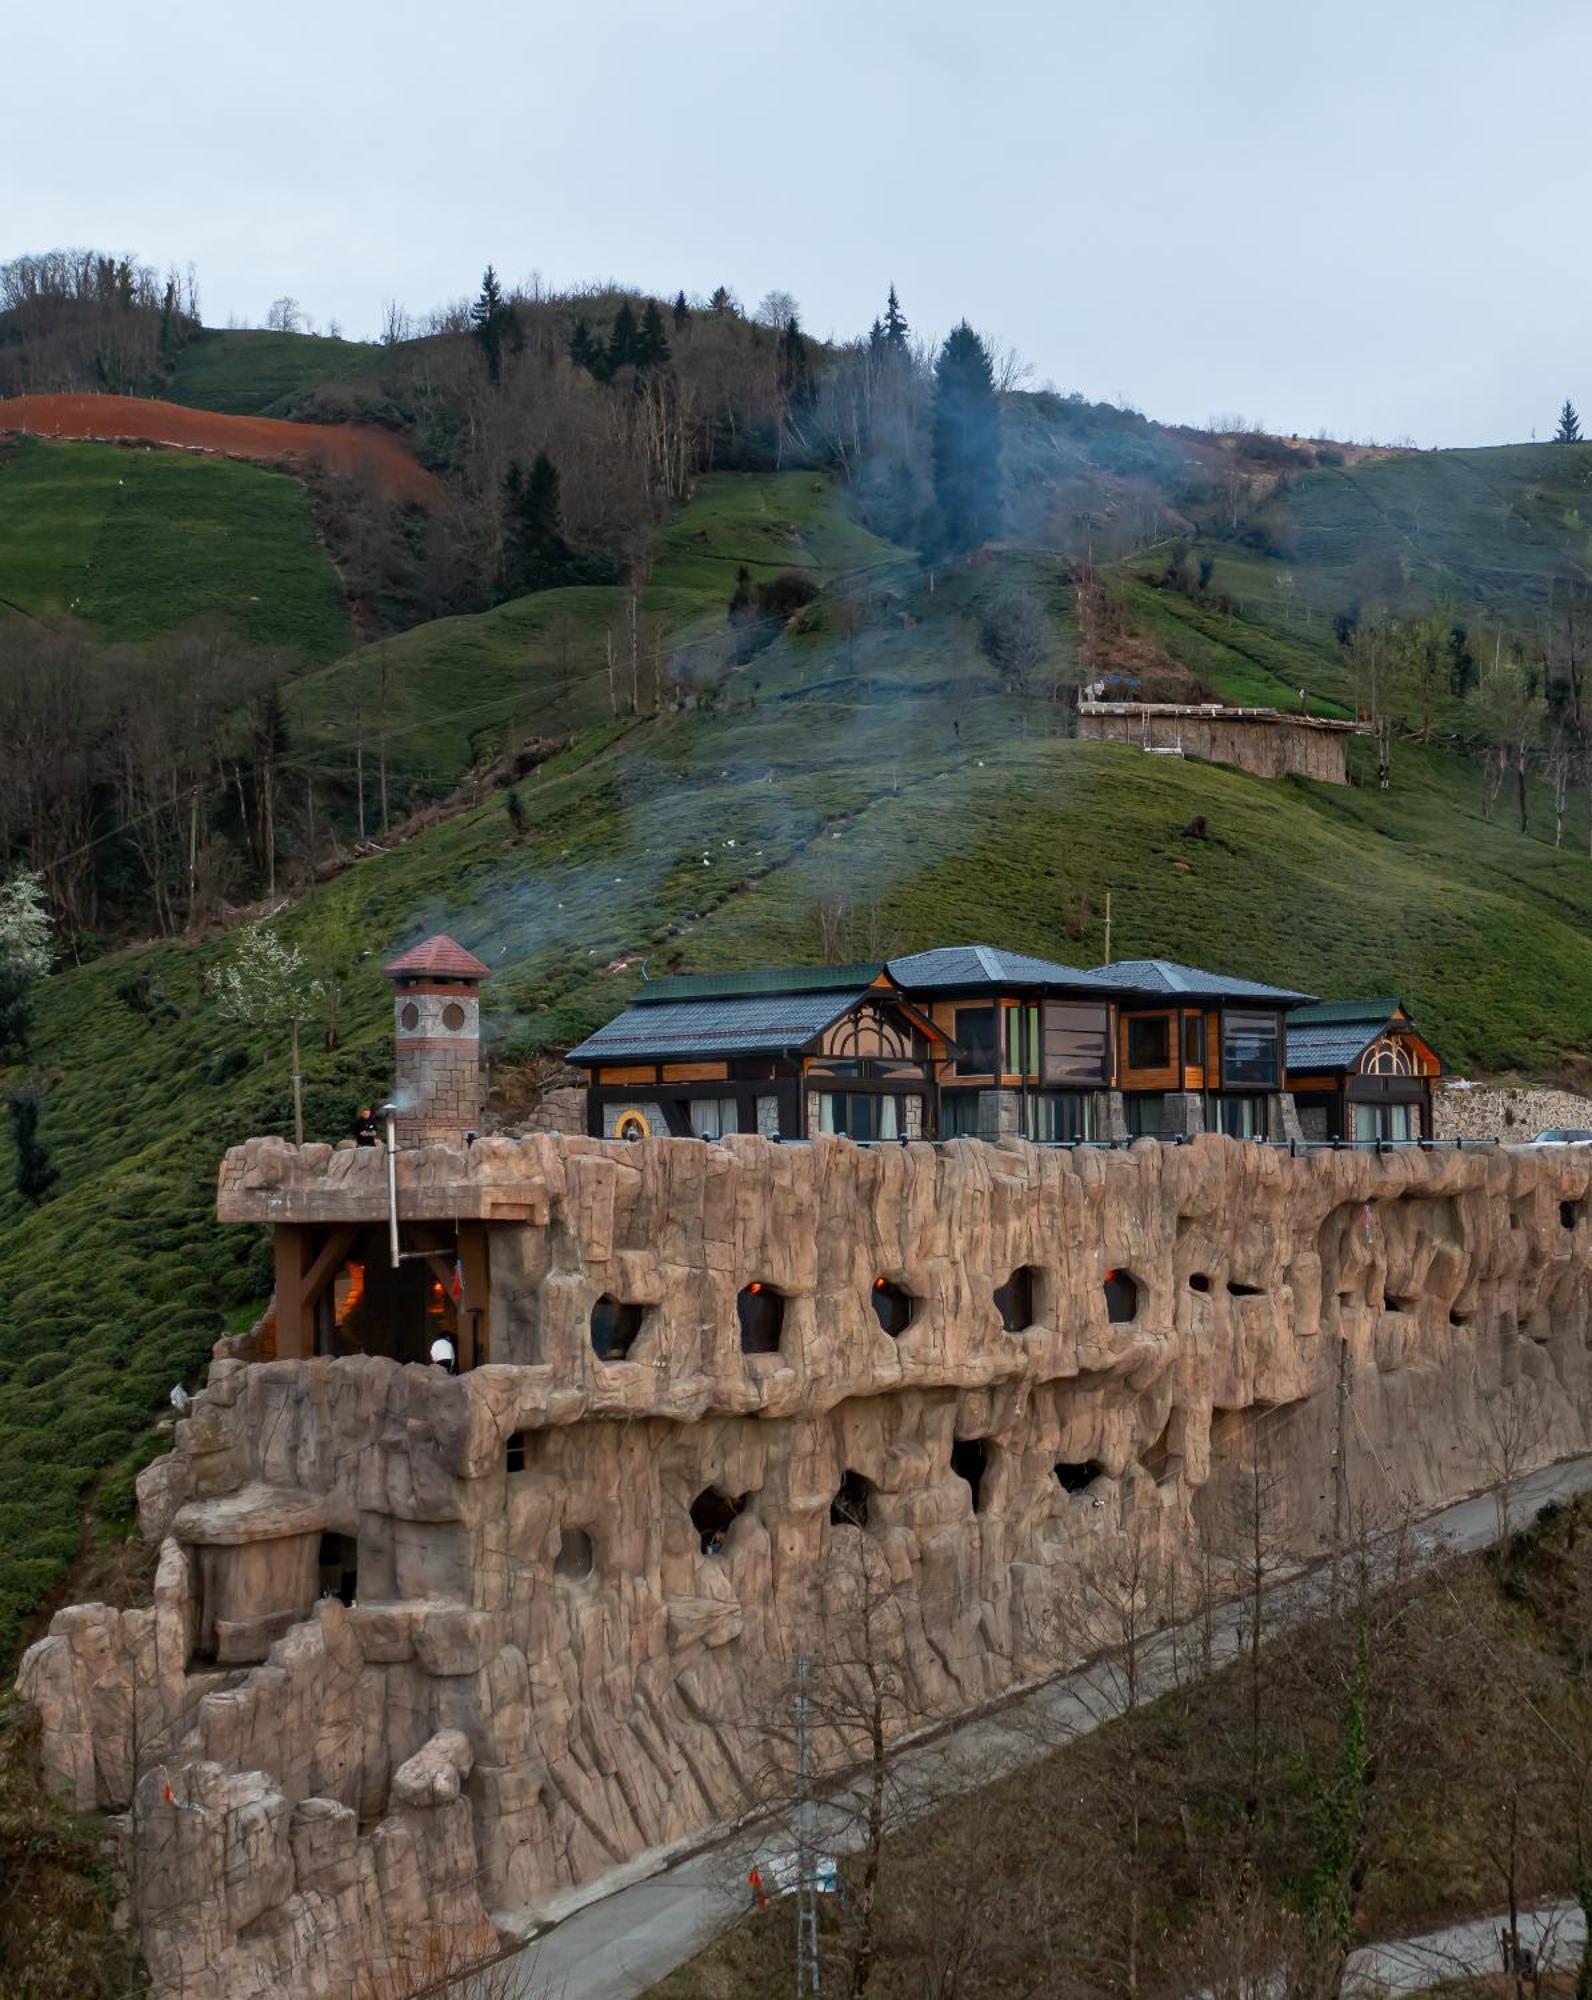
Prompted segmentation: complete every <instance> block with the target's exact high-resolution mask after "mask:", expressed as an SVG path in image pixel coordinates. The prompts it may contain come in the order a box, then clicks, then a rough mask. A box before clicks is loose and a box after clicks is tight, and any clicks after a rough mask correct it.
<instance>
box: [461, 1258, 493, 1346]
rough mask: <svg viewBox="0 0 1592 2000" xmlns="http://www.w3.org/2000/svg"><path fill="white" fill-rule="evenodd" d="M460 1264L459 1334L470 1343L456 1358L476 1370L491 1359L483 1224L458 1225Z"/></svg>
mask: <svg viewBox="0 0 1592 2000" xmlns="http://www.w3.org/2000/svg"><path fill="white" fill-rule="evenodd" d="M459 1262H460V1264H461V1265H462V1266H463V1275H464V1300H463V1306H464V1310H463V1314H462V1316H461V1326H460V1331H461V1332H462V1333H463V1334H465V1336H466V1338H467V1340H468V1343H469V1344H468V1346H467V1348H466V1349H465V1351H464V1352H463V1353H461V1355H460V1356H459V1359H460V1361H461V1362H462V1363H463V1365H464V1366H465V1367H467V1368H479V1367H480V1366H481V1364H482V1363H483V1362H485V1361H490V1360H491V1358H492V1289H491V1266H490V1261H489V1257H488V1251H487V1232H486V1224H485V1223H484V1222H462V1223H460V1225H459Z"/></svg>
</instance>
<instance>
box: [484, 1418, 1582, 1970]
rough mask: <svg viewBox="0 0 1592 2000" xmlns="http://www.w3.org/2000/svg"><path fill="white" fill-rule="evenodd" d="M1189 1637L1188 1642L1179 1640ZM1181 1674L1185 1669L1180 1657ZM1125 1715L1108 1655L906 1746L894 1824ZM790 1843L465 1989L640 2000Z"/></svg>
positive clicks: (722, 1845) (696, 1873)
mask: <svg viewBox="0 0 1592 2000" xmlns="http://www.w3.org/2000/svg"><path fill="white" fill-rule="evenodd" d="M1588 1487H1592V1456H1588V1457H1584V1458H1571V1459H1564V1460H1562V1461H1561V1462H1560V1463H1559V1464H1558V1465H1552V1466H1547V1467H1544V1469H1543V1470H1542V1471H1540V1472H1536V1473H1532V1474H1530V1475H1529V1476H1528V1477H1526V1478H1523V1479H1521V1480H1519V1481H1517V1482H1516V1484H1515V1487H1514V1490H1513V1492H1512V1494H1511V1496H1510V1503H1509V1504H1510V1516H1511V1519H1512V1520H1513V1521H1515V1522H1520V1521H1526V1520H1529V1519H1530V1518H1531V1516H1532V1514H1533V1513H1534V1512H1535V1511H1536V1509H1537V1508H1539V1507H1540V1506H1542V1505H1543V1503H1544V1502H1545V1501H1547V1500H1550V1499H1553V1498H1555V1497H1559V1496H1563V1495H1567V1494H1571V1493H1579V1492H1582V1491H1584V1490H1585V1489H1587V1488H1588ZM1497 1533H1498V1503H1497V1499H1496V1498H1495V1496H1494V1494H1493V1493H1492V1492H1487V1493H1480V1494H1477V1495H1475V1496H1474V1497H1473V1498H1471V1499H1469V1500H1461V1501H1457V1502H1456V1503H1455V1504H1453V1505H1452V1506H1449V1507H1444V1508H1441V1509H1439V1510H1438V1512H1436V1513H1435V1514H1431V1515H1429V1516H1427V1517H1426V1519H1425V1520H1423V1521H1422V1523H1421V1524H1420V1538H1421V1541H1422V1543H1423V1544H1424V1545H1426V1546H1428V1547H1430V1548H1432V1549H1434V1550H1435V1549H1436V1548H1438V1547H1447V1548H1450V1549H1452V1550H1454V1551H1456V1552H1458V1551H1463V1550H1466V1549H1476V1548H1484V1547H1486V1546H1487V1544H1488V1543H1490V1542H1491V1541H1493V1540H1494V1539H1495V1538H1496V1536H1497ZM1289 1592H1299V1593H1300V1601H1301V1602H1302V1601H1303V1589H1302V1587H1301V1586H1300V1585H1299V1584H1297V1583H1292V1582H1288V1583H1280V1584H1278V1585H1277V1586H1276V1587H1275V1590H1274V1594H1273V1595H1274V1604H1275V1598H1276V1597H1277V1596H1278V1595H1281V1596H1283V1597H1285V1598H1286V1596H1287V1594H1288V1593H1289ZM1274 1615H1275V1616H1280V1617H1282V1618H1286V1616H1287V1609H1286V1605H1284V1606H1282V1607H1280V1608H1278V1609H1274ZM1240 1618H1241V1614H1240V1612H1239V1610H1238V1608H1237V1607H1226V1608H1224V1610H1223V1612H1222V1613H1221V1614H1220V1615H1219V1617H1218V1619H1217V1622H1216V1630H1215V1635H1214V1644H1213V1647H1212V1652H1213V1656H1214V1660H1215V1661H1218V1662H1219V1661H1220V1660H1222V1659H1225V1658H1227V1657H1229V1656H1230V1655H1231V1654H1232V1653H1233V1651H1234V1650H1235V1649H1236V1646H1237V1644H1238V1638H1239V1633H1240V1630H1241V1624H1240ZM1183 1636H1184V1638H1185V1640H1186V1636H1187V1635H1186V1634H1185V1635H1183ZM1173 1655H1174V1644H1173V1638H1172V1635H1162V1637H1161V1638H1160V1639H1158V1640H1157V1641H1156V1643H1155V1646H1154V1647H1153V1649H1152V1650H1151V1654H1150V1657H1149V1660H1148V1663H1147V1667H1146V1672H1145V1680H1146V1682H1147V1684H1148V1693H1150V1694H1153V1693H1154V1692H1156V1690H1157V1689H1158V1688H1159V1687H1162V1686H1166V1685H1168V1684H1170V1682H1171V1679H1172V1663H1173ZM1183 1666H1184V1671H1185V1672H1186V1671H1187V1666H1188V1659H1187V1652H1186V1647H1185V1653H1184V1659H1183ZM1121 1706H1122V1702H1121V1700H1120V1690H1119V1686H1118V1680H1117V1675H1116V1672H1115V1669H1114V1667H1113V1664H1112V1662H1111V1661H1110V1660H1109V1659H1106V1660H1104V1661H1096V1662H1094V1663H1093V1664H1091V1665H1090V1666H1087V1667H1085V1668H1083V1669H1081V1670H1080V1671H1078V1672H1077V1673H1073V1674H1068V1675H1066V1676H1065V1677H1064V1678H1061V1679H1057V1680H1053V1681H1047V1682H1046V1683H1045V1684H1044V1685H1043V1686H1041V1687H1037V1688H1034V1689H1032V1690H1030V1691H1029V1692H1028V1693H1026V1694H1023V1695H1021V1696H1019V1697H1018V1698H1017V1699H1016V1700H1014V1701H1011V1702H1009V1703H1007V1704H1006V1705H1004V1706H1003V1707H1001V1708H999V1709H996V1710H993V1711H991V1712H988V1713H985V1714H982V1715H977V1716H973V1717H971V1718H970V1719H969V1720H968V1721H966V1722H962V1723H958V1724H956V1725H954V1726H953V1727H951V1728H949V1729H947V1730H945V1731H944V1732H942V1733H941V1734H939V1735H937V1736H935V1737H934V1738H932V1739H931V1740H927V1741H924V1742H920V1743H914V1744H909V1745H907V1746H906V1747H904V1748H903V1749H902V1750H901V1752H900V1753H899V1755H898V1756H897V1757H896V1758H895V1759H894V1761H893V1764H892V1775H891V1798H890V1816H891V1818H892V1820H893V1821H895V1822H898V1823H899V1822H900V1821H903V1820H906V1819H910V1818H911V1817H912V1816H913V1815H914V1813H916V1812H920V1811H923V1810H925V1809H926V1808H927V1807H928V1806H930V1805H932V1804H936V1803H938V1802H940V1801H941V1800H943V1799H945V1798H947V1797H949V1796H953V1795H954V1794H955V1793H957V1792H959V1791H970V1790H972V1789H973V1788H974V1787H975V1786H978V1785H983V1784H987V1783H989V1781H990V1780H991V1779H993V1778H997V1777H999V1776H1000V1775H1001V1774H1002V1773H1003V1772H1005V1771H1008V1770H1011V1769H1013V1768H1015V1767H1016V1766H1018V1765H1020V1764H1024V1763H1028V1762H1031V1761H1032V1760H1034V1759H1035V1758H1038V1757H1042V1756H1046V1755H1048V1754H1049V1753H1050V1752H1051V1751H1052V1750H1053V1749H1055V1747H1056V1746H1057V1745H1058V1744H1059V1743H1061V1742H1063V1741H1065V1740H1067V1739H1068V1738H1069V1737H1071V1736H1076V1735H1082V1734H1083V1733H1084V1732H1085V1731H1087V1730H1090V1729H1093V1728H1096V1727H1098V1725H1099V1724H1100V1723H1101V1722H1103V1721H1105V1720H1107V1719H1108V1718H1109V1717H1110V1716H1111V1715H1112V1714H1114V1713H1115V1712H1117V1710H1118V1709H1119V1708H1120V1707H1121ZM854 1797H855V1795H848V1794H846V1793H842V1794H840V1795H839V1804H838V1806H835V1807H831V1808H830V1809H829V1813H828V1815H827V1823H825V1822H823V1821H821V1822H820V1824H819V1825H818V1827H817V1828H816V1829H815V1834H816V1839H817V1841H818V1843H819V1844H820V1845H822V1846H824V1847H826V1848H828V1849H830V1850H833V1849H835V1848H844V1847H845V1846H846V1845H847V1844H848V1841H849V1836H850V1834H851V1830H852V1828H853V1826H854V1825H855V1812H854ZM788 1845H789V1840H788V1836H785V1837H783V1838H782V1837H781V1836H779V1835H777V1834H774V1833H773V1832H772V1831H771V1830H770V1829H768V1828H766V1827H765V1828H764V1829H763V1830H761V1831H755V1830H754V1831H750V1832H748V1831H746V1830H742V1831H740V1832H738V1833H735V1834H732V1835H730V1836H728V1837H727V1838H726V1839H724V1840H723V1841H721V1842H719V1843H718V1844H717V1845H715V1846H713V1847H710V1848H707V1849H705V1850H703V1851H701V1852H699V1853H695V1854H691V1855H688V1856H687V1857H685V1858H684V1859H682V1860H679V1861H676V1862H674V1863H673V1865H672V1866H671V1865H667V1863H660V1866H659V1871H658V1872H657V1873H654V1874H650V1875H642V1876H641V1879H637V1875H638V1872H639V1871H638V1868H637V1867H632V1868H631V1869H628V1870H625V1871H622V1873H621V1875H620V1877H619V1878H618V1879H617V1880H616V1881H615V1883H614V1886H612V1887H611V1888H604V1886H603V1885H602V1884H597V1885H594V1887H593V1889H592V1890H591V1891H590V1894H591V1898H592V1900H590V1901H588V1902H586V1903H585V1904H584V1905H583V1906H582V1907H581V1908H580V1909H578V1910H576V1911H575V1912H574V1913H573V1914H571V1915H569V1916H566V1917H564V1918H563V1919H562V1921H560V1922H558V1923H555V1924H554V1925H553V1926H552V1927H551V1928H550V1929H547V1930H544V1931H543V1932H542V1933H541V1934H540V1935H539V1936H537V1937H536V1938H535V1939H534V1940H533V1941H532V1942H531V1943H530V1944H528V1945H527V1946H526V1947H525V1949H524V1950H523V1951H522V1952H520V1953H518V1954H517V1955H516V1956H515V1957H513V1958H510V1959H507V1960H504V1961H503V1962H502V1963H501V1964H499V1965H498V1966H497V1967H495V1968H494V1969H493V1971H492V1972H491V1973H490V1974H488V1975H485V1976H484V1977H483V1978H481V1979H479V1980H477V1981H474V1982H472V1983H471V1988H470V1996H471V2000H635V1996H636V1995H637V1994H640V1993H644V1992H645V1991H646V1990H647V1988H648V1987H649V1986H651V1985H653V1984H654V1983H655V1982H656V1981H658V1980H660V1979H662V1978H664V1977H665V1976H666V1975H667V1974H668V1973H670V1972H672V1971H673V1970H674V1969H675V1967H676V1966H678V1965H683V1964H684V1963H685V1961H686V1960H687V1959H689V1958H692V1957H694V1956H695V1955H696V1953H697V1952H699V1951H701V1950H702V1948H703V1947H704V1946H705V1945H706V1944H708V1943H709V1942H710V1941H711V1940H712V1939H713V1938H715V1937H716V1936H717V1935H718V1934H719V1932H720V1931H722V1930H725V1929H726V1928H727V1927H728V1926H729V1925H730V1924H732V1923H733V1922H734V1921H735V1920H736V1918H737V1917H739V1916H741V1915H743V1914H744V1913H745V1911H746V1909H747V1908H748V1897H749V1891H748V1889H747V1886H746V1875H747V1870H748V1868H750V1867H751V1866H752V1865H753V1863H754V1861H755V1862H757V1863H758V1864H759V1865H761V1866H762V1867H763V1868H764V1870H765V1873H766V1871H767V1868H768V1864H769V1861H770V1859H771V1858H772V1855H773V1854H774V1853H777V1852H778V1851H779V1850H780V1849H781V1848H788ZM640 1866H641V1867H644V1866H645V1863H642V1864H640ZM1471 1930H1475V1931H1477V1933H1478V1935H1482V1934H1485V1935H1486V1936H1487V1937H1488V1938H1490V1939H1491V1941H1492V1942H1491V1946H1490V1948H1491V1950H1492V1951H1493V1953H1494V1957H1493V1959H1492V1960H1491V1961H1489V1962H1490V1963H1491V1964H1494V1965H1495V1964H1496V1962H1497V1960H1496V1951H1497V1945H1496V1933H1497V1926H1496V1923H1493V1924H1492V1925H1491V1928H1490V1929H1489V1925H1488V1922H1487V1920H1482V1921H1481V1922H1480V1923H1479V1924H1478V1925H1476V1926H1459V1927H1458V1929H1457V1930H1456V1931H1454V1932H1447V1933H1437V1934H1434V1936H1435V1937H1437V1938H1442V1937H1448V1938H1451V1939H1454V1940H1458V1939H1459V1938H1460V1937H1461V1934H1467V1935H1468V1933H1469V1932H1470V1931H1471ZM1427 1942H1428V1941H1423V1940H1420V1939H1416V1940H1410V1941H1406V1942H1405V1943H1403V1944H1397V1945H1389V1946H1380V1947H1368V1948H1367V1951H1366V1952H1363V1953H1358V1954H1356V1958H1355V1959H1354V1960H1353V1961H1351V1982H1353V1981H1357V1982H1358V1983H1357V1984H1355V1985H1354V1988H1353V1990H1355V1991H1358V1992H1366V1991H1368V1990H1369V1984H1368V1980H1369V1974H1368V1973H1365V1974H1363V1975H1362V1970H1361V1968H1360V1965H1359V1961H1360V1960H1361V1959H1366V1960H1367V1962H1368V1963H1369V1962H1370V1960H1371V1958H1372V1957H1373V1956H1374V1955H1375V1954H1377V1953H1394V1954H1397V1953H1399V1952H1408V1951H1413V1952H1417V1953H1419V1951H1420V1950H1421V1949H1422V1948H1423V1946H1424V1945H1425V1944H1426V1943H1427ZM1433 1948H1434V1949H1435V1948H1436V1947H1435V1946H1434V1947H1433ZM1454 1948H1455V1950H1456V1951H1457V1950H1459V1949H1460V1948H1461V1946H1460V1944H1459V1943H1457V1942H1456V1943H1455V1947H1454ZM1577 1949H1579V1946H1577ZM1417 1963H1418V1960H1414V1959H1412V1960H1410V1961H1409V1962H1408V1963H1407V1964H1406V1963H1405V1962H1404V1961H1402V1960H1399V1959H1397V1958H1396V1957H1395V1958H1393V1959H1391V1960H1390V1961H1389V1966H1390V1972H1392V1973H1397V1974H1399V1976H1404V1975H1405V1974H1411V1973H1412V1972H1413V1969H1414V1968H1415V1967H1416V1965H1417ZM1427 1983H1428V1984H1430V1983H1431V1981H1430V1979H1428V1981H1427ZM1347 1990H1349V1989H1348V1988H1346V1991H1347ZM1392 1990H1396V1991H1403V1992H1413V1991H1417V1990H1419V1988H1418V1987H1417V1986H1414V1985H1404V1986H1395V1987H1394V1988H1393V1989H1392Z"/></svg>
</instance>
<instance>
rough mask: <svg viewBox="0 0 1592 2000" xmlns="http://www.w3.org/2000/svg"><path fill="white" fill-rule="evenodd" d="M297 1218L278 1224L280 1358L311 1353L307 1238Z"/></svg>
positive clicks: (303, 1355) (299, 1357)
mask: <svg viewBox="0 0 1592 2000" xmlns="http://www.w3.org/2000/svg"><path fill="white" fill-rule="evenodd" d="M306 1233H307V1232H306V1231H305V1229H304V1228H303V1226H302V1225H301V1224H299V1223H296V1222H279V1223H278V1224H277V1225H276V1238H275V1246H274V1247H275V1251H276V1354H277V1359H278V1360H279V1361H302V1360H304V1358H305V1356H306V1355H307V1354H308V1353H309V1329H308V1326H307V1325H306V1315H305V1311H304V1238H305V1235H306Z"/></svg>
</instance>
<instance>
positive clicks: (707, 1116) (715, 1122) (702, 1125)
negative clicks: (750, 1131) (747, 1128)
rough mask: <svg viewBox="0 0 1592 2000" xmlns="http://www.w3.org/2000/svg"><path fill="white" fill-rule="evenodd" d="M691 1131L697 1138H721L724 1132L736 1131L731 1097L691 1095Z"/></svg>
mask: <svg viewBox="0 0 1592 2000" xmlns="http://www.w3.org/2000/svg"><path fill="white" fill-rule="evenodd" d="M690 1104H691V1131H692V1133H693V1135H694V1136H695V1137H696V1138H698V1139H722V1138H723V1137H724V1135H725V1133H726V1132H738V1131H739V1130H740V1124H739V1121H738V1119H737V1116H736V1110H735V1099H734V1098H733V1097H693V1098H692V1099H691V1100H690Z"/></svg>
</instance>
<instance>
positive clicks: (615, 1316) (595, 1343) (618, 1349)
mask: <svg viewBox="0 0 1592 2000" xmlns="http://www.w3.org/2000/svg"><path fill="white" fill-rule="evenodd" d="M646 1312H647V1309H646V1307H645V1306H638V1305H634V1304H631V1303H629V1302H628V1301H625V1300H621V1299H616V1298H615V1297H614V1296H613V1295H612V1293H610V1292H604V1293H603V1295H602V1297H601V1298H600V1299H599V1300H598V1301H597V1303H596V1305H594V1306H593V1307H592V1309H591V1344H592V1352H593V1353H594V1354H595V1355H596V1356H597V1358H598V1360H599V1361H623V1360H624V1358H625V1356H626V1355H627V1354H628V1353H629V1352H630V1349H631V1347H632V1345H633V1344H634V1342H635V1338H636V1335H637V1334H638V1333H640V1331H641V1322H642V1320H643V1319H645V1317H646Z"/></svg>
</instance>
